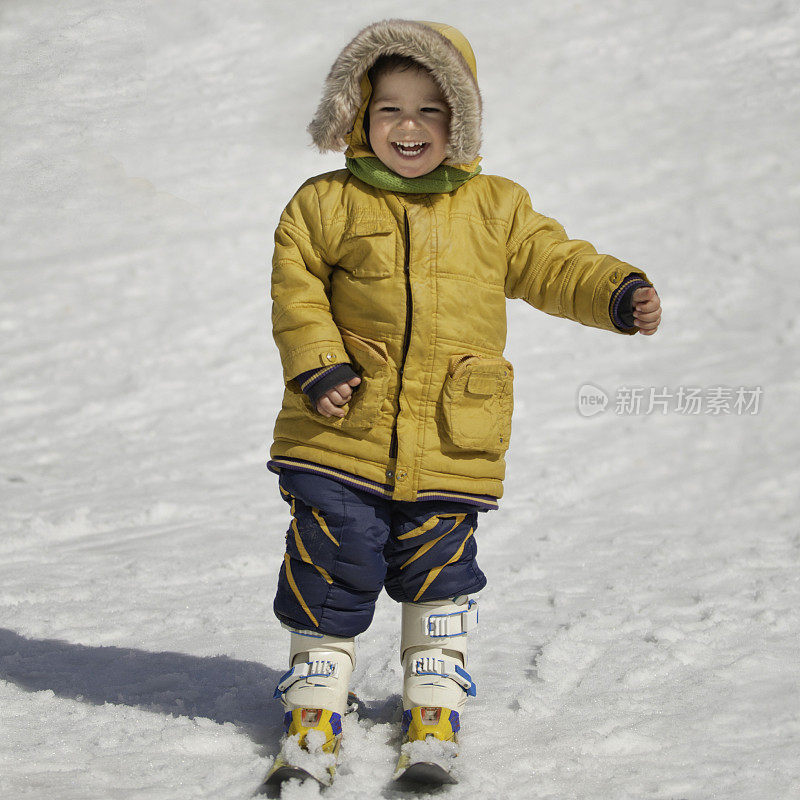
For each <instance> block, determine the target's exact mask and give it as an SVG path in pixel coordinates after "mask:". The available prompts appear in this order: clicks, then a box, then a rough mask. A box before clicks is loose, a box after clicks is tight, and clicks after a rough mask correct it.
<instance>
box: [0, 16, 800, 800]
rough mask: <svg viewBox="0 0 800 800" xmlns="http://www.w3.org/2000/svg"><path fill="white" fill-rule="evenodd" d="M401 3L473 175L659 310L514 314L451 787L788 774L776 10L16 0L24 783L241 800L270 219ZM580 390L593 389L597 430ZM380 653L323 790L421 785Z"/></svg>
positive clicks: (4, 72) (8, 753)
mask: <svg viewBox="0 0 800 800" xmlns="http://www.w3.org/2000/svg"><path fill="white" fill-rule="evenodd" d="M388 16H405V17H409V18H417V19H440V20H446V21H448V22H451V23H452V24H455V25H457V26H458V27H460V28H461V29H462V30H463V31H464V32H465V33H466V34H467V36H468V37H469V38H470V39H471V41H472V43H473V46H474V48H475V50H476V53H477V57H478V67H479V72H480V76H481V86H482V90H483V93H484V97H485V119H486V122H485V143H484V147H483V155H484V161H483V167H484V170H485V171H486V172H487V173H498V174H502V175H508V176H510V177H513V178H515V179H516V180H517V181H519V182H520V183H522V184H523V185H524V186H526V187H527V188H528V189H529V190H530V192H531V195H532V197H533V201H534V206H535V207H536V208H538V209H539V210H541V211H543V212H544V213H547V214H550V215H552V216H554V217H556V218H557V219H559V220H560V221H561V222H562V223H563V224H564V225H565V227H566V228H567V230H568V232H570V233H571V234H572V235H573V236H577V237H580V238H586V239H589V240H590V241H592V242H594V243H595V244H596V246H597V247H598V249H600V250H601V251H604V252H611V253H613V254H615V255H617V256H619V257H620V258H624V259H626V260H628V261H630V262H631V263H633V264H636V265H638V266H641V267H643V268H644V269H646V270H647V272H648V274H649V275H650V277H651V278H652V279H653V280H654V282H655V284H656V286H657V288H658V290H659V293H660V295H661V298H662V302H663V305H664V309H665V311H664V322H663V324H662V328H661V330H660V331H659V333H658V334H657V335H656V336H654V337H649V338H645V337H641V336H637V337H634V338H628V337H621V336H619V337H618V336H613V335H611V334H608V333H604V332H601V331H597V330H594V329H589V328H583V327H580V326H577V325H573V324H569V323H567V322H564V321H563V320H558V319H554V318H552V317H548V316H546V315H544V314H541V313H539V312H536V311H534V310H533V309H530V308H529V307H527V306H525V305H524V304H521V303H516V304H511V305H510V306H509V315H510V337H509V347H508V351H507V355H508V356H509V358H510V359H511V360H512V361H513V362H514V363H515V365H516V369H517V375H518V378H517V385H516V398H517V413H516V417H515V423H514V438H513V443H512V448H511V453H510V457H509V470H508V479H507V482H506V495H505V497H504V499H503V501H502V504H501V511H500V512H495V513H492V514H488V515H486V516H484V517H482V518H481V528H480V530H479V548H480V563H481V565H482V567H483V569H484V571H485V572H486V573H487V575H488V577H489V587H487V589H486V590H485V591H484V592H483V595H482V598H481V620H482V625H481V627H480V628H479V630H478V632H477V634H476V636H475V639H474V646H473V656H472V659H471V661H470V667H471V672H472V673H473V674H474V675H475V676H476V679H477V681H478V684H479V691H478V697H477V698H476V699H475V700H474V701H472V702H471V704H470V706H469V708H468V711H467V713H466V715H465V729H464V735H463V740H462V741H463V753H464V755H463V758H462V759H461V765H460V768H461V778H462V782H461V784H460V785H458V786H456V787H453V788H448V789H446V790H443V791H442V792H441V794H442V795H443V796H447V797H452V798H476V797H484V796H487V795H489V794H491V795H492V796H497V797H515V796H526V797H535V798H541V799H542V800H545V799H546V798H547V799H550V798H552V800H556V798H558V800H566V799H568V798H580V799H581V800H593V799H594V798H597V799H598V800H600V799H601V798H602V800H608V799H609V798H612V799H614V800H618V799H619V800H622V799H626V798H631V800H633V799H634V798H635V799H637V800H640V799H641V798H657V799H658V800H680V799H681V798H684V799H685V800H701V799H703V800H705V799H706V798H721V799H724V800H763V799H764V798H770V800H779V799H782V798H787V799H788V798H796V797H800V760H798V753H799V752H800V667H799V666H798V664H800V570H798V566H799V562H800V526H799V525H798V512H800V503H798V491H799V490H798V487H800V457H799V456H798V453H800V426H798V424H797V409H798V407H800V406H799V405H798V396H799V395H800V377H798V367H799V366H800V363H799V361H800V360H799V359H798V356H797V352H798V349H797V341H796V340H797V336H798V333H800V331H798V322H797V307H798V303H800V288H798V287H799V286H800V284H798V281H797V274H796V271H797V265H798V263H800V234H799V233H798V220H800V159H799V158H798V155H797V137H798V131H800V89H799V88H798V87H800V54H799V53H798V42H799V41H800V11H798V5H797V3H794V2H789V1H788V0H787V1H785V2H784V1H781V0H773V2H768V3H754V2H749V0H695V1H694V2H690V1H689V0H685V1H682V0H672V1H671V2H665V3H658V4H654V3H639V2H633V0H599V1H598V2H589V0H570V1H569V2H562V3H552V2H545V0H534V1H533V2H518V1H517V2H507V3H505V4H502V5H501V6H498V5H496V4H492V3H485V2H478V0H461V2H437V3H433V2H427V3H424V2H416V0H408V1H407V2H404V3H391V2H384V1H383V0H378V1H377V2H373V3H371V4H369V7H367V6H366V5H362V4H359V3H352V2H317V1H315V2H304V3H284V2H268V1H266V0H231V1H230V2H222V0H192V1H190V0H171V2H160V3H156V2H151V3H147V4H142V3H139V2H131V1H130V0H127V1H126V0H117V2H114V3H104V2H101V0H64V1H63V2H59V3H46V2H43V1H42V0H6V1H5V2H4V3H2V5H0V97H1V98H2V100H0V102H1V103H2V107H0V111H1V113H0V209H2V214H0V259H1V260H0V333H1V334H2V336H1V337H0V354H2V355H1V357H0V404H1V405H0V440H1V441H2V449H0V500H1V505H0V525H2V527H1V528H0V795H2V796H3V797H8V798H37V799H38V798H42V799H44V798H48V799H49V798H52V797H58V798H60V800H73V799H74V800H91V799H93V798H98V800H100V799H102V800H105V799H106V798H110V797H113V798H118V799H119V800H173V799H177V798H181V800H184V799H186V798H215V800H228V799H229V798H230V799H231V800H233V798H242V797H247V796H249V795H250V794H251V793H252V792H253V791H254V790H255V788H256V786H257V785H258V783H259V780H260V778H261V777H262V775H263V774H264V772H265V771H266V769H267V768H268V767H269V764H270V758H271V754H272V753H273V752H274V751H275V749H276V747H277V744H278V740H279V726H280V716H281V715H280V710H279V708H278V707H277V705H276V704H275V703H274V702H273V701H272V700H271V694H272V689H273V686H274V683H275V680H276V678H277V676H278V675H279V674H280V673H281V672H282V671H283V670H284V669H285V657H286V650H287V637H286V635H285V633H284V632H283V631H282V630H281V629H280V628H279V626H278V624H277V623H276V622H275V620H274V618H273V617H272V613H271V601H272V595H273V590H274V581H275V575H276V573H277V569H278V566H279V562H280V559H281V556H282V543H283V535H284V530H285V526H286V524H287V514H286V507H285V505H284V504H283V502H282V501H281V500H280V499H279V497H278V493H277V489H276V486H275V478H274V476H272V475H271V474H270V473H268V472H267V471H266V470H265V468H264V462H265V460H266V457H267V451H268V447H269V443H270V438H271V430H272V422H273V418H274V415H275V412H276V410H277V407H278V404H279V400H280V394H281V385H280V377H279V376H280V369H279V362H278V356H277V351H276V349H275V348H274V346H273V343H272V340H271V336H270V330H269V300H268V277H269V266H268V264H269V259H270V256H271V237H272V232H273V229H274V226H275V223H276V221H277V217H278V214H279V212H280V210H281V208H282V207H283V205H284V204H285V203H286V201H287V200H288V198H289V196H290V195H291V193H292V192H293V191H294V190H295V189H296V188H297V186H298V185H299V184H300V182H301V181H302V180H303V179H304V178H305V177H307V176H309V175H313V174H317V173H320V172H323V171H325V170H327V169H333V168H337V167H338V166H339V165H340V164H341V158H340V157H338V156H326V157H322V156H319V155H318V154H316V153H315V152H314V151H313V150H312V149H311V148H310V147H309V146H308V139H307V135H306V134H305V130H304V129H305V125H306V124H307V122H308V120H309V118H310V115H311V113H312V112H313V110H314V108H315V107H316V103H317V100H318V98H319V92H320V87H321V82H322V79H323V77H324V75H325V74H326V71H327V69H328V67H329V65H330V63H331V61H332V59H333V57H334V56H335V55H336V53H337V52H338V50H339V49H340V47H341V46H343V44H344V43H345V42H346V41H347V40H348V39H349V37H350V36H352V34H353V33H354V32H355V31H356V30H357V29H358V28H359V27H360V26H361V25H362V24H366V23H368V22H370V21H373V20H375V19H380V18H382V17H388ZM585 384H591V385H592V386H594V387H599V388H600V389H601V390H603V392H604V393H605V395H606V396H608V398H609V402H608V406H607V407H606V409H605V411H603V412H601V413H598V414H595V415H592V416H585V415H583V414H581V413H578V405H577V397H578V394H579V390H580V387H582V386H584V385H585ZM635 387H638V388H639V389H640V390H641V391H642V395H643V397H644V402H643V405H642V407H641V410H640V411H639V413H633V410H632V409H630V408H628V407H627V406H626V405H625V402H624V401H625V400H626V397H627V396H628V390H629V389H631V388H635ZM681 387H683V389H691V388H694V389H698V390H700V391H699V393H698V394H697V396H698V397H699V399H700V402H701V405H700V408H699V409H695V408H693V407H691V406H689V407H688V408H685V409H684V411H680V410H679V409H678V408H677V402H678V399H677V395H678V393H679V392H680V391H681ZM719 387H723V388H724V389H727V390H730V391H731V392H732V397H731V402H730V404H729V405H725V403H724V400H725V398H724V396H721V395H718V389H719ZM756 388H760V391H761V393H760V395H759V394H754V391H755V389H756ZM651 389H653V390H655V391H657V392H659V393H663V392H666V393H668V394H671V395H673V397H672V398H671V399H670V400H669V402H668V405H667V408H666V413H661V410H660V407H658V406H657V407H656V409H654V410H652V411H650V412H648V403H649V397H650V391H651ZM740 389H743V390H744V393H743V397H744V398H745V399H746V400H747V401H748V402H750V407H749V409H737V408H736V406H735V403H734V401H735V398H736V393H737V390H740ZM589 391H590V392H592V391H595V392H596V390H594V389H589ZM600 396H602V395H600ZM715 396H717V397H721V398H722V400H723V405H722V406H717V409H718V410H719V413H707V412H711V411H713V410H714V408H715V406H714V398H715ZM754 399H755V400H756V401H757V402H758V405H757V406H754V405H753V401H754ZM620 402H621V403H622V405H618V403H620ZM753 410H755V411H756V413H751V411H753ZM695 411H697V413H695ZM387 642H389V643H390V646H389V647H387ZM398 642H399V631H398V614H397V609H396V608H395V607H394V606H393V604H392V603H391V601H389V600H387V599H385V598H383V599H382V601H381V602H380V603H379V607H378V612H377V614H376V619H375V622H374V625H373V627H372V628H371V630H370V631H369V632H368V633H367V634H365V635H364V636H362V637H361V639H360V642H359V647H360V650H359V658H360V660H359V664H358V667H357V669H356V673H355V688H356V689H357V691H358V692H359V694H360V695H361V697H362V699H363V700H364V702H365V704H366V712H365V714H363V715H362V718H361V719H358V720H357V719H355V718H353V717H349V718H348V719H347V720H346V723H345V733H346V739H345V746H344V751H343V762H342V767H341V774H340V778H339V780H338V782H337V784H336V785H335V786H334V787H333V788H332V789H331V790H329V791H327V792H326V793H325V796H326V797H328V798H331V800H333V799H335V798H344V797H348V798H352V797H356V798H362V797H363V798H371V797H386V798H392V797H396V796H399V795H398V794H397V793H396V792H394V791H393V790H391V789H389V788H388V786H387V782H388V780H389V778H390V774H391V769H392V765H393V761H394V757H395V753H396V748H397V744H398V738H399V736H398V726H397V720H398V704H399V686H400V677H399V675H400V672H399V664H398V656H397V653H396V649H397V644H398ZM285 796H286V797H289V798H290V800H298V799H299V798H311V797H316V796H317V789H315V788H313V787H311V786H302V787H301V786H290V787H289V788H288V790H287V791H286V793H285Z"/></svg>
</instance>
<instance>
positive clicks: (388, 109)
mask: <svg viewBox="0 0 800 800" xmlns="http://www.w3.org/2000/svg"><path fill="white" fill-rule="evenodd" d="M378 111H389V112H391V111H397V106H380V108H378Z"/></svg>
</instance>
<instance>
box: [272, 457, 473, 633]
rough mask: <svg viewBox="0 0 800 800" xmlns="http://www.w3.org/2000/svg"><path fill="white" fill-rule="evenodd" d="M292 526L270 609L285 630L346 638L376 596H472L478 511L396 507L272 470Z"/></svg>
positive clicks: (366, 620)
mask: <svg viewBox="0 0 800 800" xmlns="http://www.w3.org/2000/svg"><path fill="white" fill-rule="evenodd" d="M279 486H280V491H281V495H282V497H283V498H284V500H286V502H287V503H289V505H290V507H291V513H292V522H291V525H290V526H289V530H288V531H287V533H286V554H285V555H284V561H283V565H282V566H281V571H280V577H279V578H278V591H277V594H276V596H275V603H274V610H275V615H276V616H277V617H278V619H279V620H281V621H282V622H284V623H285V624H286V625H288V626H289V627H291V628H298V629H300V630H312V631H318V632H320V633H324V634H327V635H329V636H342V637H349V636H356V635H357V634H359V633H362V632H363V631H365V630H366V629H367V628H368V627H369V625H370V623H371V622H372V615H373V613H374V611H375V601H376V600H377V599H378V595H379V594H380V591H381V588H382V587H384V586H385V587H386V591H387V593H388V594H389V596H390V597H391V598H392V599H393V600H396V601H397V602H399V603H412V602H424V601H428V600H444V599H447V598H452V597H455V596H456V595H461V594H470V593H472V592H477V591H479V590H480V589H482V588H483V587H484V586H485V585H486V576H485V575H484V574H483V572H481V570H480V568H479V567H478V564H477V562H476V561H475V556H476V552H477V545H476V543H475V536H474V533H475V529H476V527H477V524H478V513H479V512H478V510H477V509H476V508H475V507H474V506H471V505H469V504H467V503H458V502H444V503H442V502H439V501H436V502H432V501H423V502H414V503H409V502H400V501H396V500H387V499H384V498H382V497H378V496H376V495H373V494H370V493H369V492H365V491H361V490H359V489H354V488H351V487H350V486H346V485H345V484H343V483H339V482H338V481H334V480H331V479H329V478H325V477H323V476H321V475H312V474H309V473H305V472H299V471H295V470H286V469H284V470H282V471H281V474H280V480H279Z"/></svg>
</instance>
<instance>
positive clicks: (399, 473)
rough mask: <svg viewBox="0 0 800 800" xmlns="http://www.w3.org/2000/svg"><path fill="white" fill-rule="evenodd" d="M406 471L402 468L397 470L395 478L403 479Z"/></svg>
mask: <svg viewBox="0 0 800 800" xmlns="http://www.w3.org/2000/svg"><path fill="white" fill-rule="evenodd" d="M407 475H408V473H407V472H406V471H405V470H404V469H399V470H397V480H399V481H404V480H405V479H406V477H407Z"/></svg>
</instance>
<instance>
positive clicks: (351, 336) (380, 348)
mask: <svg viewBox="0 0 800 800" xmlns="http://www.w3.org/2000/svg"><path fill="white" fill-rule="evenodd" d="M339 333H340V334H341V336H342V342H343V343H344V346H345V349H346V350H347V351H348V353H349V354H350V356H351V357H353V359H354V360H355V362H356V364H357V365H359V366H361V367H368V368H369V367H373V368H375V367H381V366H383V365H385V364H386V363H388V361H389V354H388V351H387V349H386V345H385V344H384V342H378V341H375V340H374V339H367V338H366V337H364V336H359V335H358V334H356V333H353V332H352V331H349V330H347V329H346V328H339Z"/></svg>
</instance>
